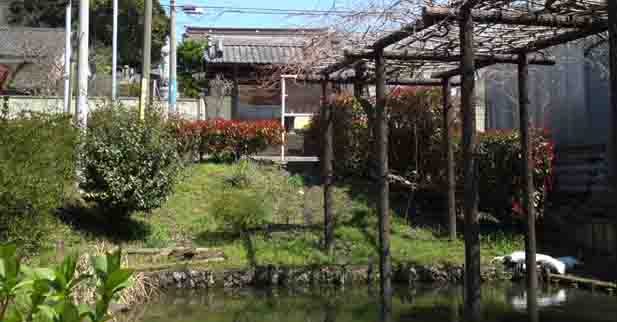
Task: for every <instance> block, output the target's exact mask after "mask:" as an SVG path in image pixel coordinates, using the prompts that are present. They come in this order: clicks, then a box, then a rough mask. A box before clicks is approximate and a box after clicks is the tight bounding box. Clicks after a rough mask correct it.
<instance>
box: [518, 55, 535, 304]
mask: <svg viewBox="0 0 617 322" xmlns="http://www.w3.org/2000/svg"><path fill="white" fill-rule="evenodd" d="M518 102H519V120H520V140H521V153H522V162H523V166H522V170H523V171H522V172H523V173H521V176H522V178H523V200H522V203H523V212H524V213H525V214H526V215H527V234H526V236H525V261H526V267H527V292H528V293H527V298H528V300H530V301H531V300H535V299H536V298H537V290H538V272H537V270H536V266H537V263H536V214H535V208H534V206H533V203H534V198H533V195H534V185H533V168H534V166H533V158H532V147H531V144H532V143H531V142H532V141H531V133H530V132H529V128H530V126H531V124H530V123H531V121H530V119H529V64H528V63H527V56H526V55H525V54H521V55H520V58H519V63H518ZM528 304H530V306H532V305H533V304H534V303H528Z"/></svg>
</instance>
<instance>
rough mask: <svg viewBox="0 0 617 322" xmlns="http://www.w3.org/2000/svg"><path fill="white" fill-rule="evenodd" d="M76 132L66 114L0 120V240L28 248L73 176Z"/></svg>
mask: <svg viewBox="0 0 617 322" xmlns="http://www.w3.org/2000/svg"><path fill="white" fill-rule="evenodd" d="M78 136H79V135H78V131H77V130H76V129H75V128H74V127H73V126H72V125H71V119H70V116H68V115H49V114H37V113H28V114H21V115H18V116H16V117H14V118H8V116H7V115H5V116H4V117H0V239H2V240H4V241H9V242H14V243H16V244H18V245H19V246H20V247H22V248H25V249H28V250H32V249H34V248H36V247H38V246H39V245H40V244H41V243H43V242H44V241H45V240H46V237H45V236H46V235H47V234H46V233H47V232H48V231H47V229H48V226H49V225H47V223H48V222H49V219H50V215H51V211H52V210H53V209H55V208H57V207H59V206H60V205H61V203H62V200H63V196H64V192H65V189H66V187H67V185H69V184H70V183H71V180H72V179H73V177H74V169H75V146H76V145H77V141H78Z"/></svg>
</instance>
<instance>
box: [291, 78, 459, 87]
mask: <svg viewBox="0 0 617 322" xmlns="http://www.w3.org/2000/svg"><path fill="white" fill-rule="evenodd" d="M298 81H299V82H304V83H308V84H321V81H322V80H321V79H312V78H310V79H302V78H298ZM328 82H329V83H331V84H354V83H355V82H356V81H355V79H353V78H352V79H349V78H345V79H331V78H330V79H329V80H328ZM362 83H363V84H364V86H366V85H375V78H369V79H365V80H364V81H363V82H362ZM386 85H389V86H396V85H400V86H441V80H440V79H388V80H386ZM450 85H451V86H460V85H461V83H460V82H451V83H450Z"/></svg>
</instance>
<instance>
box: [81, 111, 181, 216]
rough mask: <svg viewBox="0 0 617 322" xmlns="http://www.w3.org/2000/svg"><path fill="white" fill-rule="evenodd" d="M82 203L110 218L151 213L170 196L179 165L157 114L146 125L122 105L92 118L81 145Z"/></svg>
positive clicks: (152, 113) (174, 147)
mask: <svg viewBox="0 0 617 322" xmlns="http://www.w3.org/2000/svg"><path fill="white" fill-rule="evenodd" d="M84 165H85V179H86V180H85V184H84V186H83V187H84V189H85V190H86V192H87V198H89V199H92V200H94V201H97V202H98V203H99V204H101V205H102V206H104V207H106V208H108V209H111V210H112V212H111V213H113V214H120V215H127V214H129V213H130V212H131V211H135V210H143V211H150V210H152V209H155V208H157V207H159V206H160V205H161V204H162V203H163V202H164V201H165V200H166V198H167V197H168V196H169V195H170V194H171V192H172V191H173V187H174V184H175V183H176V179H177V177H178V174H179V172H180V170H181V166H182V162H181V158H180V156H179V154H178V151H177V144H176V140H175V138H174V137H172V136H171V135H170V134H169V131H168V128H167V124H166V122H165V121H164V119H163V117H162V114H161V112H159V111H158V110H156V109H155V108H151V109H149V111H148V115H147V117H146V120H145V121H140V120H139V118H138V116H137V112H136V111H135V110H133V109H129V108H126V107H124V106H121V105H109V106H105V107H101V108H100V109H98V110H96V111H95V112H93V113H92V114H91V117H90V121H89V124H88V132H87V135H86V140H85V143H84Z"/></svg>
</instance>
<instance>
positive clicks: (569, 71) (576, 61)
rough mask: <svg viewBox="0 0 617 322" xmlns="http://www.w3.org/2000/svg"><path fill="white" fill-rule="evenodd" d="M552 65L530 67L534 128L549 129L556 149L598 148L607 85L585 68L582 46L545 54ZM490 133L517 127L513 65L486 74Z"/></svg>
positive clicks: (592, 69)
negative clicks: (593, 145)
mask: <svg viewBox="0 0 617 322" xmlns="http://www.w3.org/2000/svg"><path fill="white" fill-rule="evenodd" d="M549 54H551V55H553V56H555V57H556V60H557V64H556V65H555V66H543V67H539V66H532V67H531V68H530V76H529V78H530V80H529V83H530V88H529V91H530V104H531V105H530V114H531V118H532V121H533V123H534V126H536V127H543V128H547V129H549V130H550V131H551V133H552V136H553V139H554V140H555V144H556V146H557V147H567V146H573V145H588V144H603V143H604V142H605V141H606V135H607V133H608V120H607V116H608V88H607V85H608V82H607V80H606V78H605V76H602V75H601V73H600V72H599V71H598V69H597V67H594V66H592V65H590V63H591V61H592V60H591V59H589V58H587V57H585V55H584V48H583V47H582V46H581V45H579V44H576V45H564V46H559V47H556V48H553V49H552V50H551V52H550V53H549ZM486 78H487V80H486V82H487V83H486V95H485V96H486V102H487V104H486V105H487V120H486V124H487V127H488V128H489V129H511V128H518V127H519V115H518V114H519V112H518V87H517V75H516V66H514V65H501V66H495V67H492V68H488V69H487V72H486Z"/></svg>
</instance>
